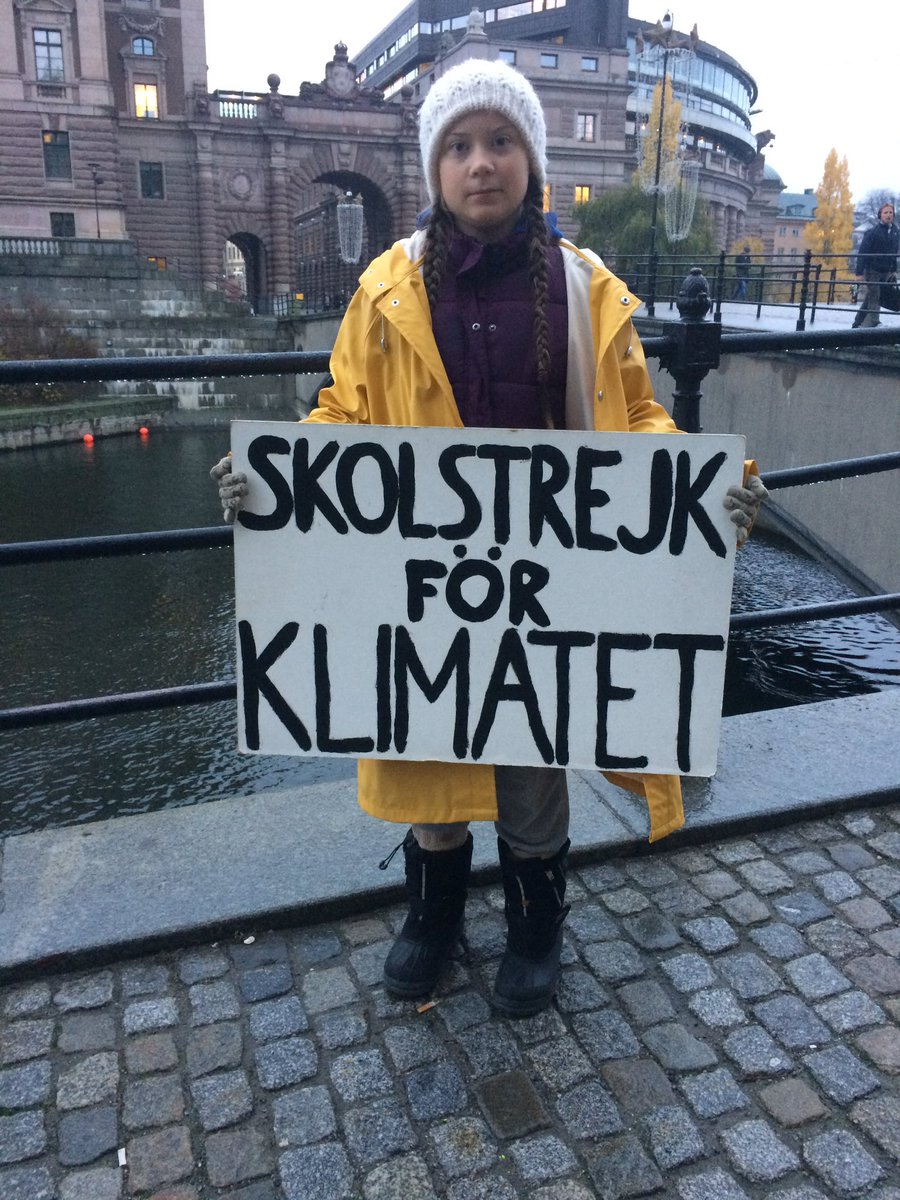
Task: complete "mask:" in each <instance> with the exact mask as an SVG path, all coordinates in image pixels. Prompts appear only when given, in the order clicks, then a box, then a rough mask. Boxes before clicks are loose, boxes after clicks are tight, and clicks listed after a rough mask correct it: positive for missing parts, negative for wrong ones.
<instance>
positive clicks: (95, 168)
mask: <svg viewBox="0 0 900 1200" xmlns="http://www.w3.org/2000/svg"><path fill="white" fill-rule="evenodd" d="M88 166H89V167H90V169H91V179H92V181H93V184H94V216H95V217H96V219H97V241H98V242H99V241H100V197H99V195H98V192H97V189H98V188H99V187H100V184H101V183H104V182H105V180H104V178H103V176H102V175H101V174H100V164H99V163H95V162H89V163H88Z"/></svg>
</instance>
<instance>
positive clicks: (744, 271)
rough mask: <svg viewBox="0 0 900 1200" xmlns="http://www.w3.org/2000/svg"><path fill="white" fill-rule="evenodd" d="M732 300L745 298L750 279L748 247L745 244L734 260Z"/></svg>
mask: <svg viewBox="0 0 900 1200" xmlns="http://www.w3.org/2000/svg"><path fill="white" fill-rule="evenodd" d="M734 274H735V288H734V296H733V297H732V298H733V299H734V300H746V299H747V283H748V281H749V279H750V247H749V246H745V247H744V248H743V250H742V251H741V252H740V254H738V255H737V256H736V258H735V260H734Z"/></svg>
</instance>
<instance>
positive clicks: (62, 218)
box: [50, 212, 75, 238]
mask: <svg viewBox="0 0 900 1200" xmlns="http://www.w3.org/2000/svg"><path fill="white" fill-rule="evenodd" d="M50 236H51V237H55V238H64V237H65V238H70V237H74V236H75V214H74V213H55V212H52V213H51V214H50Z"/></svg>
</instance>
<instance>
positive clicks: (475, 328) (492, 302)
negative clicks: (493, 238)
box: [432, 231, 568, 429]
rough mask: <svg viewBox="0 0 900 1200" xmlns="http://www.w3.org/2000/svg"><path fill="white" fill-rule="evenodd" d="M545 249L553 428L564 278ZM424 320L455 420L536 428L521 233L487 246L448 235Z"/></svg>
mask: <svg viewBox="0 0 900 1200" xmlns="http://www.w3.org/2000/svg"><path fill="white" fill-rule="evenodd" d="M547 253H548V256H549V263H550V270H549V279H548V303H547V310H546V311H547V323H548V327H549V333H550V381H549V398H550V403H551V410H552V412H553V417H554V424H555V427H556V428H557V429H563V428H564V427H565V396H566V352H567V342H568V312H567V308H566V279H565V271H564V268H563V260H562V252H561V250H560V249H559V246H556V245H553V246H550V247H549V248H548V251H547ZM432 326H433V330H434V337H435V341H436V342H437V347H438V351H439V352H440V355H441V359H442V360H443V363H444V367H445V368H446V371H447V376H448V378H449V380H450V386H451V387H452V389H453V395H454V397H455V399H456V403H457V407H458V408H459V415H460V417H461V418H462V423H463V425H470V426H481V427H483V428H490V427H494V428H501V429H542V428H543V427H544V418H543V416H542V413H541V404H540V393H539V389H538V382H537V355H536V351H535V344H534V291H533V289H532V286H531V280H530V277H529V274H528V239H527V235H526V234H525V233H524V232H520V231H516V232H514V233H512V234H510V236H509V237H508V238H507V239H506V240H505V241H503V242H496V243H490V244H487V245H485V244H483V243H481V242H477V241H475V239H474V238H470V237H468V236H466V235H465V234H462V233H456V234H454V237H453V240H452V242H451V243H450V249H449V252H448V255H447V265H446V267H445V270H444V279H443V284H442V286H441V294H440V297H439V299H438V302H437V304H436V306H435V309H434V314H433V317H432Z"/></svg>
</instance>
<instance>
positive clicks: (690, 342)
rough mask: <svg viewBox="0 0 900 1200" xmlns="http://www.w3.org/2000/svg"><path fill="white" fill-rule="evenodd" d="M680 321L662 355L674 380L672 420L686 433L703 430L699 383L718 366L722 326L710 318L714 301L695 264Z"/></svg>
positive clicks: (682, 297)
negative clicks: (668, 346)
mask: <svg viewBox="0 0 900 1200" xmlns="http://www.w3.org/2000/svg"><path fill="white" fill-rule="evenodd" d="M676 303H677V305H678V312H679V313H680V315H681V320H680V321H679V322H678V323H677V324H673V325H672V326H671V329H672V340H673V341H674V343H675V344H674V347H673V348H672V349H671V351H669V352H668V353H666V354H664V355H661V356H660V362H661V364H662V366H664V367H665V368H666V370H667V371H668V372H669V374H670V375H671V376H672V377H673V378H674V380H675V390H674V391H673V392H672V399H673V401H674V404H673V408H672V419H673V420H674V422H675V424H676V425H677V426H678V428H679V429H681V430H683V431H684V432H685V433H700V432H701V428H700V400H701V399H702V397H703V393H702V392H701V391H700V384H701V383H702V382H703V380H704V378H705V377H706V375H707V373H708V372H709V371H711V370H714V369H715V368H716V367H718V365H719V348H720V345H721V338H722V326H721V324H720V323H718V322H716V321H707V320H706V315H707V313H708V312H709V310H710V308H711V306H712V301H711V300H710V296H709V283H708V282H707V280H706V278H705V276H704V274H703V272H702V270H701V269H700V267H692V268H691V271H690V274H689V275H688V276H687V278H686V279H685V280H684V282H683V283H682V285H681V290H680V291H679V293H678V299H677V301H676Z"/></svg>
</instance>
